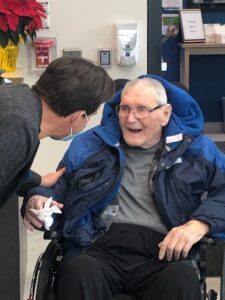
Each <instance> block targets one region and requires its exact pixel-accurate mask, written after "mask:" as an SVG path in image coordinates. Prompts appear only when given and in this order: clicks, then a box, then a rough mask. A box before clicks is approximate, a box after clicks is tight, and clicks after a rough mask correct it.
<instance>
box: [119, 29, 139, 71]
mask: <svg viewBox="0 0 225 300" xmlns="http://www.w3.org/2000/svg"><path fill="white" fill-rule="evenodd" d="M116 37H117V63H118V65H121V66H130V65H134V64H136V62H137V59H138V26H137V23H120V24H117V25H116Z"/></svg>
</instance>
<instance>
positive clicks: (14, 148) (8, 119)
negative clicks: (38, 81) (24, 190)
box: [0, 84, 41, 205]
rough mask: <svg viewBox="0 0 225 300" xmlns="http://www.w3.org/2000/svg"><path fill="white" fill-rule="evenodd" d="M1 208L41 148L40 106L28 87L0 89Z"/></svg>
mask: <svg viewBox="0 0 225 300" xmlns="http://www.w3.org/2000/svg"><path fill="white" fill-rule="evenodd" d="M0 112H1V113H0V205H1V204H3V203H4V202H5V201H6V200H7V198H8V197H9V196H10V195H11V194H12V193H14V192H15V191H17V190H18V188H19V186H20V184H21V183H22V182H23V180H24V178H25V177H26V176H27V172H28V171H29V169H30V166H31V164H32V162H33V159H34V156H35V154H36V152H37V149H38V146H39V131H40V123H41V102H40V99H39V98H38V96H37V94H36V93H35V92H34V91H32V90H31V89H30V87H29V86H28V85H25V84H22V85H18V86H0Z"/></svg>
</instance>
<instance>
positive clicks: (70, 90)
mask: <svg viewBox="0 0 225 300" xmlns="http://www.w3.org/2000/svg"><path fill="white" fill-rule="evenodd" d="M32 88H33V89H34V90H35V91H36V92H37V93H38V94H39V95H40V96H43V97H44V99H43V100H44V101H45V102H46V103H47V104H48V105H49V107H50V108H51V109H52V110H53V111H54V112H55V113H56V114H58V115H59V116H64V117H66V116H68V115H70V114H71V113H73V112H75V111H78V110H85V111H86V113H87V115H89V114H91V113H93V112H95V111H96V110H97V109H98V107H99V106H100V104H101V103H103V102H105V101H107V100H110V98H111V97H112V95H113V94H114V91H115V90H114V81H113V80H112V79H111V78H110V77H109V75H108V74H107V72H106V71H105V70H104V69H103V68H102V67H100V66H98V65H96V64H94V63H93V62H91V61H89V60H86V59H83V58H78V57H70V56H63V57H60V58H57V59H55V60H53V61H52V62H51V63H50V64H49V65H48V67H47V68H46V70H45V71H44V73H43V74H42V75H41V76H40V78H39V80H38V81H37V82H36V84H35V85H33V86H32Z"/></svg>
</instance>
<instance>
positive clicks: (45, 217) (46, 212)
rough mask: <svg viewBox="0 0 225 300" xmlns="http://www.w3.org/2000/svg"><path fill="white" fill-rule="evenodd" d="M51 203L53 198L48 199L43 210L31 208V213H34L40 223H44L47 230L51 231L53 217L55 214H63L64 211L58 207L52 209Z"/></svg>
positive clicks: (54, 206)
mask: <svg viewBox="0 0 225 300" xmlns="http://www.w3.org/2000/svg"><path fill="white" fill-rule="evenodd" d="M51 202H52V197H50V198H48V200H47V201H46V202H45V205H44V208H41V209H33V208H30V211H32V212H33V213H34V214H35V215H36V216H37V218H38V219H39V220H40V221H43V222H44V226H45V229H46V230H49V229H50V227H51V226H52V223H53V218H52V216H51V215H52V214H53V213H55V214H61V213H62V211H61V210H60V209H59V208H58V207H57V206H56V205H53V206H51V207H50V204H51Z"/></svg>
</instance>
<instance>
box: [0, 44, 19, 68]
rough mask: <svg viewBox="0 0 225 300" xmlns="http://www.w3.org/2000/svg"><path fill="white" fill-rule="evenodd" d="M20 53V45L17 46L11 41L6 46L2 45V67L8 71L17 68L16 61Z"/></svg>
mask: <svg viewBox="0 0 225 300" xmlns="http://www.w3.org/2000/svg"><path fill="white" fill-rule="evenodd" d="M18 53H19V45H17V46H15V45H14V44H13V43H12V42H11V41H9V43H8V45H7V46H6V47H5V48H2V47H1V46H0V69H3V70H5V71H6V72H14V71H15V70H16V61H17V57H18Z"/></svg>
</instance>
